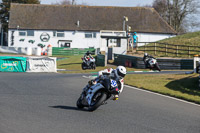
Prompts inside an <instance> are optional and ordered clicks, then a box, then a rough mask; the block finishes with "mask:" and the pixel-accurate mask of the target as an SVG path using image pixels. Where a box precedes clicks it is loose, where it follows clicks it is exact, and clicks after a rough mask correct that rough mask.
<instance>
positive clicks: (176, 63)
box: [114, 54, 194, 70]
mask: <svg viewBox="0 0 200 133" xmlns="http://www.w3.org/2000/svg"><path fill="white" fill-rule="evenodd" d="M157 61H158V63H159V66H160V68H161V69H166V70H167V69H168V70H173V69H174V70H180V69H193V68H194V66H193V59H168V58H158V59H157ZM114 64H115V65H123V66H126V67H131V68H132V67H133V68H139V69H140V68H141V69H144V68H145V65H144V62H143V60H142V57H136V56H129V55H121V54H114Z"/></svg>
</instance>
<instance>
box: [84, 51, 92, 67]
mask: <svg viewBox="0 0 200 133" xmlns="http://www.w3.org/2000/svg"><path fill="white" fill-rule="evenodd" d="M90 58H93V57H92V55H91V54H88V53H86V54H85V55H84V60H85V61H86V63H87V65H88V66H89V59H90Z"/></svg>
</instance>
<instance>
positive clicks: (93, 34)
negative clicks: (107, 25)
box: [85, 32, 97, 38]
mask: <svg viewBox="0 0 200 133" xmlns="http://www.w3.org/2000/svg"><path fill="white" fill-rule="evenodd" d="M96 37H97V34H96V33H95V32H88V33H85V38H96Z"/></svg>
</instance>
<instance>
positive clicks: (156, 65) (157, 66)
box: [155, 63, 161, 71]
mask: <svg viewBox="0 0 200 133" xmlns="http://www.w3.org/2000/svg"><path fill="white" fill-rule="evenodd" d="M155 68H156V69H157V70H158V71H161V69H160V67H159V65H158V63H156V64H155Z"/></svg>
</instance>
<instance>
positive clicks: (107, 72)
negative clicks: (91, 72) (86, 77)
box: [85, 68, 124, 100]
mask: <svg viewBox="0 0 200 133" xmlns="http://www.w3.org/2000/svg"><path fill="white" fill-rule="evenodd" d="M115 71H116V70H115V69H112V68H108V69H104V70H102V71H99V72H98V77H97V78H95V79H94V80H90V81H89V82H88V85H87V86H86V87H85V91H87V89H88V88H90V87H91V86H92V85H94V84H96V83H97V82H98V80H100V79H101V78H103V76H104V75H107V76H110V78H111V79H113V80H115V81H117V86H118V89H119V94H120V93H121V92H122V91H123V87H124V79H123V78H122V79H120V78H119V77H117V76H116V75H115ZM118 98H119V95H118V94H116V95H114V97H113V100H118Z"/></svg>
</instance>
